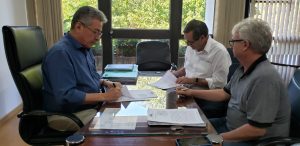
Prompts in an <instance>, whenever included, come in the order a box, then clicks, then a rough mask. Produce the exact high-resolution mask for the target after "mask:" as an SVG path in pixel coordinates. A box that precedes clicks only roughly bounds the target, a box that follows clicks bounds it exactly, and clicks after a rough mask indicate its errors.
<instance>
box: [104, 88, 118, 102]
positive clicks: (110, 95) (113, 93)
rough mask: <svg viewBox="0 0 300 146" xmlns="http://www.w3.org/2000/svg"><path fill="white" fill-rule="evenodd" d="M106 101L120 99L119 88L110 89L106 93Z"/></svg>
mask: <svg viewBox="0 0 300 146" xmlns="http://www.w3.org/2000/svg"><path fill="white" fill-rule="evenodd" d="M106 94H107V99H108V101H113V100H117V99H119V98H120V97H121V95H122V93H121V88H119V87H116V88H110V89H109V90H108V91H107V92H106Z"/></svg>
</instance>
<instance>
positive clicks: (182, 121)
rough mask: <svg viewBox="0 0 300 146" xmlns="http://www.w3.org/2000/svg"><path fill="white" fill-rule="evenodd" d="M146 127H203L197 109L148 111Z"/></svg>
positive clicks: (203, 123) (203, 124)
mask: <svg viewBox="0 0 300 146" xmlns="http://www.w3.org/2000/svg"><path fill="white" fill-rule="evenodd" d="M147 120H148V125H149V126H153V125H179V126H195V127H205V126H206V124H205V122H204V121H203V120H202V118H201V116H200V114H199V112H198V110H197V109H148V113H147Z"/></svg>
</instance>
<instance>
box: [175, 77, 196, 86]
mask: <svg viewBox="0 0 300 146" xmlns="http://www.w3.org/2000/svg"><path fill="white" fill-rule="evenodd" d="M176 83H177V84H193V79H191V78H187V77H179V78H177V80H176Z"/></svg>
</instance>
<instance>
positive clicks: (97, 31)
mask: <svg viewBox="0 0 300 146" xmlns="http://www.w3.org/2000/svg"><path fill="white" fill-rule="evenodd" d="M78 22H79V23H81V24H82V25H83V26H84V27H85V28H87V29H88V30H90V31H91V32H92V33H93V34H94V35H95V36H98V37H100V36H102V32H101V31H99V30H94V29H92V28H90V27H89V26H87V25H86V24H84V23H83V22H81V21H78Z"/></svg>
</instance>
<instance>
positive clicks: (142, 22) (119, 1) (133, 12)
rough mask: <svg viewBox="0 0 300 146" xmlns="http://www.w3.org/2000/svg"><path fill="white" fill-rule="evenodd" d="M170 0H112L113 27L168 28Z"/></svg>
mask: <svg viewBox="0 0 300 146" xmlns="http://www.w3.org/2000/svg"><path fill="white" fill-rule="evenodd" d="M169 7H170V1H166V0H146V1H145V0H127V1H124V0H112V11H111V13H112V28H123V29H168V28H169V18H170V12H169V10H170V8H169Z"/></svg>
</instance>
